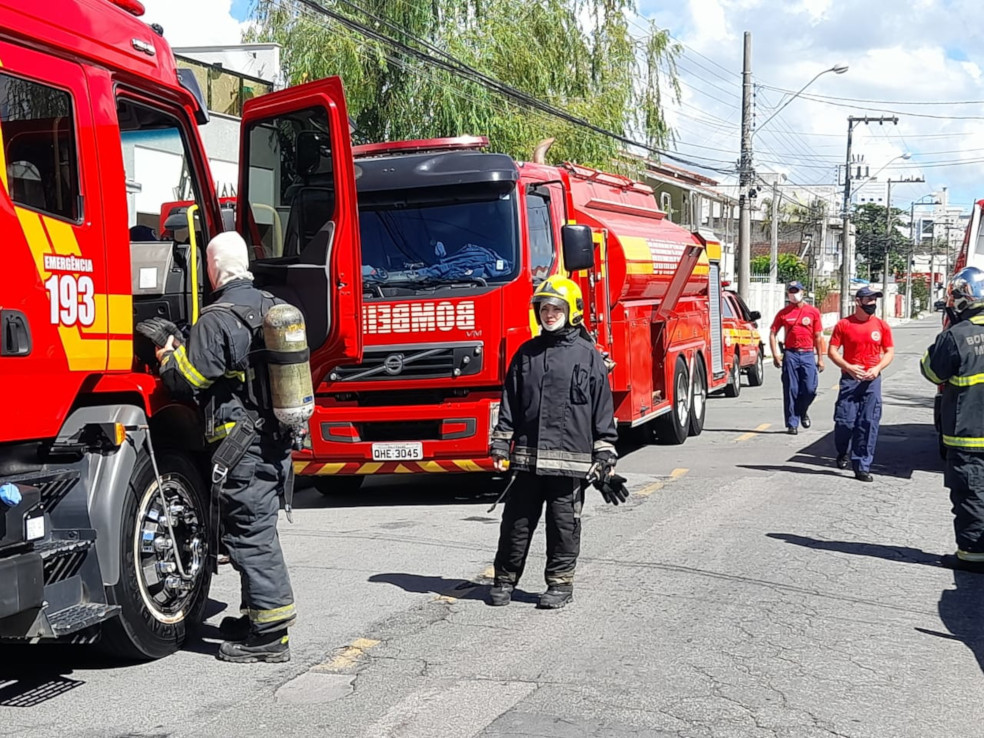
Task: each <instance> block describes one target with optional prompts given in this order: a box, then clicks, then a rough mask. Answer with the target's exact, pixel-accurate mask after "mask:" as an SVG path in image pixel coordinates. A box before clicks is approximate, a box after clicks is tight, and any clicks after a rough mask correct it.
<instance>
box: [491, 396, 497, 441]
mask: <svg viewBox="0 0 984 738" xmlns="http://www.w3.org/2000/svg"><path fill="white" fill-rule="evenodd" d="M498 424H499V403H498V402H491V403H489V443H490V444H491V443H492V431H494V430H495V427H496V426H497V425H498Z"/></svg>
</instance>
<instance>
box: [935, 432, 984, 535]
mask: <svg viewBox="0 0 984 738" xmlns="http://www.w3.org/2000/svg"><path fill="white" fill-rule="evenodd" d="M943 482H944V484H946V486H947V487H949V488H950V502H952V503H953V532H954V534H955V536H956V539H957V548H959V549H960V550H961V551H967V552H968V553H984V454H980V453H973V452H971V451H964V450H961V449H956V448H948V449H947V450H946V466H945V467H944V472H943Z"/></svg>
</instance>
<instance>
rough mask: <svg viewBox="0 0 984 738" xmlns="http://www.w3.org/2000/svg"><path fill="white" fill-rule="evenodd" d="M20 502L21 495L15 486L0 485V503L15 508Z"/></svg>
mask: <svg viewBox="0 0 984 738" xmlns="http://www.w3.org/2000/svg"><path fill="white" fill-rule="evenodd" d="M20 501H21V493H20V489H18V488H17V485H16V484H10V483H7V484H0V502H2V503H3V504H5V505H7V506H8V507H15V506H17V505H19V504H20Z"/></svg>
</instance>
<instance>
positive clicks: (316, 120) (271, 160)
mask: <svg viewBox="0 0 984 738" xmlns="http://www.w3.org/2000/svg"><path fill="white" fill-rule="evenodd" d="M329 130H330V129H329V121H328V112H327V111H326V110H325V109H324V108H320V107H319V108H307V109H305V110H298V111H293V112H291V113H288V114H286V115H283V116H281V117H279V118H272V119H269V120H265V121H263V122H261V123H257V124H255V125H252V126H250V129H249V133H248V136H249V139H248V140H249V152H248V164H249V182H248V193H247V194H248V198H249V206H250V208H251V212H252V216H253V224H254V225H255V227H256V229H255V231H253V240H254V241H258V243H254V244H253V245H254V246H257V245H262V250H263V255H264V257H265V258H279V257H283V256H288V257H297V256H299V255H300V254H301V252H303V251H304V249H305V248H306V247H307V246H308V244H310V243H311V241H312V240H314V238H315V237H316V236H318V235H319V234H321V235H322V237H325V236H327V237H328V238H331V236H332V230H331V229H332V227H333V225H334V223H333V222H332V219H333V216H334V214H335V181H334V173H333V171H332V147H331V137H330V135H329Z"/></svg>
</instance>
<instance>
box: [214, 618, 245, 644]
mask: <svg viewBox="0 0 984 738" xmlns="http://www.w3.org/2000/svg"><path fill="white" fill-rule="evenodd" d="M219 633H221V634H222V637H223V638H225V639H226V640H227V641H245V640H246V638H248V637H249V616H248V615H241V616H240V617H238V618H234V617H232V616H231V615H229V616H226V617H224V618H222V622H221V623H219Z"/></svg>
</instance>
